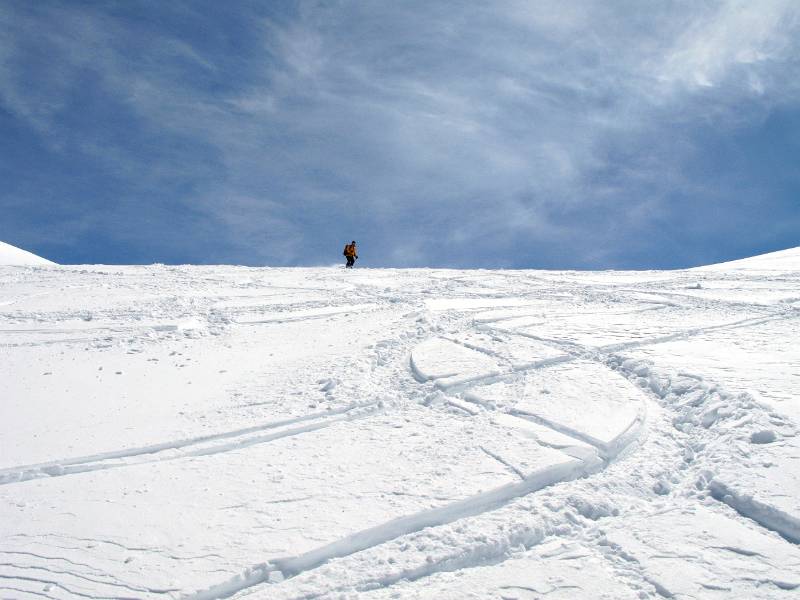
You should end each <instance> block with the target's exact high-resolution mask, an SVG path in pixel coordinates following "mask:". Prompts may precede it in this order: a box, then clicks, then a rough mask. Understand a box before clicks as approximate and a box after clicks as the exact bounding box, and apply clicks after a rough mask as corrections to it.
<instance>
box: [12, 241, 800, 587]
mask: <svg viewBox="0 0 800 600" xmlns="http://www.w3.org/2000/svg"><path fill="white" fill-rule="evenodd" d="M798 257H800V252H798V250H797V249H794V250H789V251H785V252H783V253H776V254H774V255H767V256H764V257H755V258H753V259H748V260H745V261H739V262H737V263H732V264H731V266H725V265H722V266H714V267H713V268H705V269H692V270H687V271H670V272H641V273H636V272H626V273H617V272H604V273H597V272H586V273H579V272H545V271H455V270H389V269H387V270H369V269H355V270H353V271H345V270H344V269H343V268H320V269H251V268H242V267H167V266H163V265H153V266H142V267H97V266H95V267H63V266H62V267H58V268H47V267H44V268H42V267H40V266H33V267H32V266H27V267H26V266H5V267H0V382H1V383H2V402H0V558H1V560H0V597H2V598H42V597H45V598H74V597H90V598H148V599H150V598H195V599H203V598H205V599H217V598H226V597H237V598H243V597H248V598H263V599H265V600H266V599H269V600H281V599H285V600H286V599H300V598H364V599H376V600H377V599H384V598H386V599H388V598H407V599H412V598H436V599H439V598H452V599H461V598H517V599H525V598H540V597H546V598H548V599H551V598H561V599H575V598H608V599H625V598H631V599H643V598H662V597H668V598H741V599H751V598H776V599H777V598H781V599H782V598H790V597H796V596H797V594H798V593H800V548H798V544H799V543H800V436H798V432H800V408H799V407H800V401H798V395H797V390H798V389H800V387H799V386H798V384H800V366H799V365H800V344H798V343H797V339H798V338H799V337H800V261H798V260H796V259H797V258H798ZM743 265H744V266H743Z"/></svg>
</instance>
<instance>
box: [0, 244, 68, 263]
mask: <svg viewBox="0 0 800 600" xmlns="http://www.w3.org/2000/svg"><path fill="white" fill-rule="evenodd" d="M54 264H55V263H54V262H52V261H49V260H47V259H46V258H42V257H41V256H36V255H35V254H33V253H32V252H28V251H27V250H22V249H21V248H17V247H16V246H12V245H11V244H6V243H5V242H0V265H54Z"/></svg>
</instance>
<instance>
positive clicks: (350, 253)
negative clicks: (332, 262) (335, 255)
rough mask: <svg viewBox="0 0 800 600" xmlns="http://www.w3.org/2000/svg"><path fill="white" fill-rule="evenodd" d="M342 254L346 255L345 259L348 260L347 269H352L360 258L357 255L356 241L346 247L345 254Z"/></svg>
mask: <svg viewBox="0 0 800 600" xmlns="http://www.w3.org/2000/svg"><path fill="white" fill-rule="evenodd" d="M342 254H344V255H345V257H346V258H347V264H346V265H345V267H346V268H348V269H352V268H353V265H354V264H355V262H356V259H357V258H358V254H357V253H356V241H355V240H353V241H352V242H350V243H349V244H347V245H346V246H345V247H344V252H342Z"/></svg>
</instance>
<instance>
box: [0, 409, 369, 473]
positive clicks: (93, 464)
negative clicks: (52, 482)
mask: <svg viewBox="0 0 800 600" xmlns="http://www.w3.org/2000/svg"><path fill="white" fill-rule="evenodd" d="M377 406H378V405H377V403H376V402H368V403H359V404H351V405H348V406H345V407H342V408H338V409H332V410H330V411H327V412H324V413H314V414H311V415H304V416H301V417H296V418H293V419H286V420H283V421H275V422H271V423H265V424H262V425H254V426H252V427H245V428H243V429H237V430H234V431H226V432H223V433H215V434H210V435H203V436H199V437H194V438H186V439H182V440H175V441H170V442H163V443H160V444H152V445H150V446H142V447H139V448H128V449H125V450H116V451H113V452H105V453H101V454H94V455H91V456H80V457H76V458H68V459H61V460H54V461H50V462H45V463H39V464H33V465H22V466H17V467H10V468H6V469H2V470H0V485H8V484H12V483H20V482H24V481H28V480H31V479H38V478H41V477H61V476H64V475H73V474H76V473H86V472H89V471H100V470H105V469H115V468H120V467H126V466H132V465H137V464H144V463H148V462H159V461H164V460H176V459H180V458H191V457H199V456H209V455H212V454H219V453H222V452H229V451H231V450H239V449H242V448H247V447H248V446H253V445H256V444H263V443H266V442H271V441H274V440H277V439H281V438H284V437H291V436H295V435H300V434H302V433H308V432H311V431H316V430H318V429H323V428H325V427H330V426H331V425H333V424H334V423H337V422H339V421H343V420H354V419H358V418H363V417H366V416H367V415H368V414H371V413H372V412H373V411H374V410H375V409H376V408H377ZM349 413H352V414H349ZM298 423H306V424H305V425H302V426H299V427H290V426H291V425H296V424H298ZM271 429H278V430H279V431H276V432H273V433H268V434H263V432H265V431H269V430H271ZM252 434H263V435H252ZM223 440H226V442H225V443H222V444H213V445H209V446H205V445H204V444H208V443H209V442H212V443H213V442H219V441H223ZM170 451H179V453H178V454H177V455H174V454H167V453H168V452H170ZM126 459H138V460H126ZM111 461H119V462H111Z"/></svg>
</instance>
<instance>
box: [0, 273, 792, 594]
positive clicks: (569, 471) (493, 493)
mask: <svg viewBox="0 0 800 600" xmlns="http://www.w3.org/2000/svg"><path fill="white" fill-rule="evenodd" d="M504 276H505V277H507V278H509V279H510V278H511V277H512V275H510V274H504ZM343 281H344V280H343ZM454 281H455V280H454ZM451 283H452V282H451ZM548 283H552V282H550V281H548ZM352 287H354V286H352ZM275 289H277V288H275ZM285 289H299V290H303V291H308V290H309V289H311V288H302V287H300V288H285ZM320 290H321V291H327V290H326V289H325V288H320ZM623 291H627V292H633V293H636V294H641V293H651V294H660V295H662V296H673V297H675V296H677V297H679V298H681V299H685V300H689V301H690V302H701V301H702V302H710V300H707V299H702V300H701V299H698V298H695V297H693V296H691V295H688V294H680V293H667V292H660V291H648V290H646V289H633V290H625V289H621V288H616V289H613V292H615V293H619V292H623ZM39 295H45V294H35V295H34V296H39ZM34 296H29V297H28V298H32V297H34ZM365 297H372V298H374V297H375V296H374V295H373V296H367V295H365ZM496 297H504V295H503V294H498V295H497V296H496ZM28 298H17V299H13V300H11V301H7V302H4V303H0V306H2V305H8V304H11V303H15V302H17V301H21V300H23V299H28ZM642 302H644V301H642ZM713 302H716V303H721V302H722V301H719V300H715V301H713ZM653 304H656V305H658V306H655V307H647V308H644V309H641V311H637V312H646V311H652V310H661V309H665V308H670V307H674V306H680V305H673V304H669V303H663V302H653ZM729 304H736V305H743V306H752V305H750V304H746V303H743V302H730V303H729ZM359 307H360V309H365V310H371V309H375V308H380V305H379V304H374V303H372V304H365V305H359ZM359 307H350V308H343V309H339V307H328V309H327V310H325V309H323V310H319V309H316V310H317V312H315V313H314V314H308V313H306V314H302V315H295V316H291V311H286V313H285V314H286V316H282V315H283V314H284V313H278V314H276V316H275V317H274V318H268V319H263V320H253V321H233V324H235V325H241V326H247V325H259V324H270V323H276V324H278V323H286V322H291V321H296V320H310V319H319V318H326V317H329V316H336V315H341V314H346V313H350V312H352V311H354V310H358V309H359ZM759 309H760V310H765V307H764V306H759ZM311 310H312V311H313V310H315V309H311ZM300 312H304V311H300ZM466 312H467V313H468V311H466ZM519 316H521V315H515V316H512V317H502V318H498V319H496V320H491V319H490V320H486V319H480V320H479V319H470V320H469V321H468V323H469V324H468V325H467V326H468V327H471V328H472V330H474V331H481V330H483V331H495V332H502V333H504V334H506V335H508V336H521V337H526V338H529V339H533V340H536V341H539V342H542V343H545V344H547V345H549V346H551V347H553V348H555V349H557V350H559V351H561V352H563V353H564V354H563V355H561V356H556V357H551V358H546V359H541V360H537V361H532V362H530V363H526V364H523V365H517V366H510V367H509V369H508V370H507V371H503V372H492V373H489V374H482V375H479V376H474V377H464V378H461V379H459V380H457V381H455V382H452V383H450V382H448V383H444V382H437V381H429V380H427V378H425V377H424V376H422V374H421V372H420V371H419V369H417V368H416V366H415V365H414V362H413V359H411V360H409V361H408V365H409V368H410V371H411V375H412V376H413V377H414V379H416V381H417V382H418V383H419V384H420V385H421V386H425V385H429V386H430V387H433V388H434V389H438V390H440V391H441V392H443V393H444V394H445V395H446V402H447V404H448V405H449V406H452V407H454V408H456V409H458V410H460V411H463V412H464V413H466V414H467V415H468V416H467V417H466V418H471V417H475V416H477V415H479V414H481V413H483V412H486V411H490V410H491V408H490V407H487V406H486V405H485V404H483V403H481V402H479V401H477V399H476V397H474V396H471V395H470V394H469V390H470V388H472V387H475V386H477V385H486V384H489V383H495V382H501V381H505V380H508V379H510V378H514V377H520V376H523V375H524V374H525V373H527V372H529V371H534V370H538V369H545V368H548V367H551V366H554V365H558V364H562V363H564V362H569V361H574V360H576V359H586V360H590V361H592V362H594V363H597V364H600V365H602V366H603V367H605V368H607V369H608V370H609V371H615V372H619V373H621V374H622V375H624V376H626V377H627V378H628V379H630V380H632V381H635V380H636V379H637V377H638V376H637V375H636V372H635V371H633V370H631V369H629V368H627V367H626V366H625V365H624V363H623V360H624V357H623V358H620V355H619V353H620V352H624V351H627V350H632V349H637V348H643V347H647V346H650V345H655V344H662V343H667V342H671V341H675V340H680V339H690V338H692V337H696V336H699V335H703V334H705V333H710V332H715V331H723V330H735V329H739V328H747V327H755V326H758V325H761V324H765V323H770V322H776V321H781V320H786V319H791V318H797V316H798V311H797V310H796V309H793V308H790V309H778V310H774V311H773V312H772V314H767V315H761V316H758V317H752V318H746V319H740V320H735V321H731V322H727V323H721V324H717V325H710V326H707V327H697V328H689V329H685V330H680V331H676V332H674V333H670V334H666V335H662V336H654V337H651V338H646V339H641V340H631V341H629V342H621V343H615V344H608V345H603V346H599V347H592V346H586V345H581V344H576V343H572V342H566V341H563V340H558V339H549V338H545V337H541V336H537V335H535V334H531V333H529V332H526V331H518V330H515V329H514V328H502V327H496V324H498V323H502V322H503V321H507V320H510V319H514V318H518V317H519ZM162 327H166V329H163V330H164V331H171V330H173V329H170V328H174V329H177V326H172V325H170V326H162ZM148 328H149V329H153V327H152V326H149V327H147V326H142V327H135V328H126V329H124V330H123V329H112V328H104V327H98V328H96V330H99V331H109V332H114V333H118V332H119V333H122V332H125V333H127V332H129V331H130V330H133V329H148ZM77 331H81V332H82V331H89V329H88V328H87V329H85V330H66V329H65V330H36V329H27V330H26V329H19V330H2V331H0V334H4V333H17V334H18V333H32V332H34V333H53V334H63V333H72V332H77ZM441 337H442V338H443V339H447V340H449V341H451V342H453V343H456V344H459V345H461V346H463V347H465V348H468V349H471V350H473V351H476V352H480V353H483V354H485V355H487V356H490V357H492V358H495V359H498V360H500V361H501V362H503V363H504V364H505V365H509V364H510V361H508V360H507V359H505V358H504V357H503V356H502V355H501V354H499V353H497V352H495V351H492V350H489V349H486V348H481V347H480V346H478V345H475V344H471V343H465V342H461V341H459V340H457V339H455V338H454V337H453V336H447V335H442V336H441ZM59 341H86V340H82V339H81V340H59ZM40 343H57V342H55V341H53V342H40ZM10 345H15V344H0V346H10ZM454 375H455V374H454ZM643 391H644V392H645V393H648V394H651V395H652V398H648V401H650V402H652V401H657V402H660V403H661V404H662V405H663V404H664V402H665V401H666V398H667V396H668V394H667V393H666V392H664V393H658V392H657V391H654V390H653V388H652V386H651V388H648V389H644V390H643ZM673 392H674V390H673ZM462 400H465V401H466V402H467V403H471V404H472V405H474V406H476V408H475V409H473V408H472V407H471V406H469V405H467V404H466V403H464V402H462ZM380 408H381V407H380V405H379V403H378V402H363V403H353V404H350V405H347V406H344V407H341V408H338V409H334V410H331V411H327V412H320V413H314V414H309V415H303V416H300V417H295V418H291V419H285V420H281V421H275V422H270V423H264V424H260V425H256V426H251V427H247V428H242V429H237V430H232V431H227V432H221V433H216V434H209V435H204V436H198V437H193V438H186V439H182V440H175V441H169V442H163V443H159V444H152V445H148V446H142V447H138V448H129V449H123V450H117V451H112V452H106V453H99V454H94V455H88V456H83V457H75V458H67V459H56V460H53V461H49V462H44V463H38V464H31V465H22V466H17V467H10V468H5V469H2V470H0V485H4V484H6V485H7V484H13V483H20V482H24V481H27V480H30V479H35V478H40V477H58V476H64V475H71V474H77V473H84V472H89V471H97V470H103V469H111V468H119V467H125V466H131V465H135V464H144V463H150V462H159V461H163V460H175V459H179V458H187V457H201V456H206V455H212V454H218V453H222V452H228V451H232V450H239V449H243V448H247V447H249V446H252V445H255V444H262V443H267V442H270V441H273V440H276V439H280V438H283V437H288V436H295V435H300V434H303V433H310V432H313V431H315V430H319V429H322V428H325V427H329V426H331V425H333V424H335V423H338V422H341V421H344V420H353V419H358V418H363V417H366V416H368V415H370V414H374V413H375V411H377V410H379V409H380ZM671 408H672V407H669V406H662V410H664V411H668V410H670V409H671ZM505 412H506V413H507V414H509V415H511V416H514V417H516V418H521V419H526V420H530V421H533V422H535V423H537V424H539V425H541V426H544V427H547V428H549V429H551V430H552V431H555V432H557V433H559V434H562V435H566V436H568V437H570V438H573V439H575V440H577V441H579V442H582V443H584V444H588V445H589V446H591V447H592V448H594V449H595V450H596V451H597V460H596V461H592V460H588V459H584V460H580V459H572V460H568V461H566V462H564V463H562V464H557V465H553V466H550V467H547V468H544V469H540V470H538V471H535V472H533V473H531V474H529V475H527V476H526V475H524V473H522V472H521V471H520V470H519V469H517V468H516V467H514V466H513V465H512V464H510V463H509V462H508V461H506V460H504V459H503V458H502V456H500V455H498V454H497V453H495V452H492V451H490V450H488V449H487V448H484V447H483V446H481V447H480V449H481V450H482V451H483V452H484V453H486V454H487V455H488V456H490V457H491V458H493V459H494V460H496V461H497V462H498V463H500V464H502V465H503V466H504V468H505V469H507V470H508V471H510V472H512V473H513V474H514V475H515V476H516V477H517V478H518V481H515V482H513V483H508V484H505V485H502V486H499V487H496V488H494V489H490V490H488V491H484V492H481V493H478V494H475V495H473V496H470V497H467V498H465V499H463V500H459V501H455V502H451V503H448V504H445V505H444V506H440V507H437V508H432V509H427V510H422V511H419V512H416V513H413V514H410V515H406V516H401V517H398V518H395V519H392V520H389V521H387V522H384V523H381V524H379V525H376V526H373V527H369V528H367V529H364V530H361V531H357V532H355V533H353V534H350V535H347V536H345V537H343V538H341V539H338V540H335V541H333V542H330V543H327V544H324V545H321V546H320V547H318V548H316V549H313V550H310V551H308V552H304V553H301V554H298V555H294V556H287V557H280V558H273V559H269V560H267V561H264V562H261V563H256V564H254V565H253V566H252V567H250V568H248V569H246V570H245V571H244V572H243V573H241V574H240V575H237V576H235V577H233V578H231V579H228V580H226V581H223V582H221V583H219V584H217V585H214V586H212V587H210V588H208V589H206V590H201V591H198V592H196V593H194V594H189V595H186V596H184V597H185V598H186V599H187V600H217V599H220V598H227V597H230V596H233V595H235V594H237V593H239V592H242V591H245V590H248V591H252V590H253V589H255V588H258V587H259V586H262V585H270V582H273V581H283V580H286V579H289V578H293V577H296V576H298V575H300V574H303V573H307V572H309V571H312V570H314V569H316V568H317V567H319V566H320V565H322V564H324V563H326V562H328V561H331V560H333V559H341V558H345V557H349V556H351V555H354V554H357V553H360V552H363V551H366V550H369V549H372V548H375V547H377V546H379V545H381V544H385V543H387V542H390V541H393V540H397V539H398V538H401V537H403V536H408V535H410V534H415V533H418V532H421V531H422V530H425V529H427V528H437V527H441V526H444V525H447V524H449V523H452V522H454V521H457V520H460V519H467V518H472V517H476V516H479V515H481V514H484V513H486V512H490V511H494V510H497V509H499V508H500V507H503V506H506V505H507V504H508V503H510V502H512V501H514V500H516V499H520V498H524V497H526V496H529V495H530V494H532V493H534V492H537V491H540V490H542V489H544V488H547V487H550V486H553V485H555V484H562V483H568V482H572V481H575V480H578V479H581V478H584V477H587V476H589V475H596V474H597V473H600V472H606V471H607V470H608V467H609V466H611V465H612V464H613V462H614V461H615V460H616V459H617V458H619V457H621V456H622V455H623V454H625V452H626V450H627V449H628V448H629V447H633V446H635V445H636V443H637V442H640V443H641V441H642V439H643V437H644V436H645V435H646V429H647V421H648V418H649V415H648V411H647V410H646V404H645V402H644V401H643V403H642V407H641V409H640V410H639V413H638V415H637V417H636V419H635V421H634V423H633V424H631V425H630V426H629V427H628V428H627V429H626V430H625V431H623V432H622V433H620V434H618V435H617V436H616V437H615V438H614V439H613V440H612V441H611V442H608V443H605V442H602V441H601V440H599V439H596V438H594V437H593V436H591V435H588V434H586V433H584V432H581V431H579V430H577V429H574V428H571V427H569V426H565V425H563V424H559V423H557V422H555V421H553V420H552V419H549V418H546V417H543V416H541V415H537V414H535V413H532V412H529V411H523V410H517V409H509V410H507V411H505ZM708 489H709V491H710V494H711V496H712V497H713V498H714V499H716V500H718V501H719V502H720V504H722V503H724V504H727V505H729V506H731V507H732V508H733V509H734V510H736V511H737V512H738V513H740V514H741V515H743V516H745V517H749V518H752V519H754V520H755V521H757V522H759V523H760V524H761V525H762V526H763V527H765V528H767V529H769V530H771V531H776V532H778V533H780V534H781V535H782V536H783V537H784V538H786V539H787V540H788V541H790V542H792V543H795V544H798V543H800V524H799V523H797V522H796V519H793V518H792V517H790V516H787V515H776V514H774V511H773V512H770V511H769V510H767V509H765V507H763V506H758V505H757V502H755V501H753V500H752V499H749V498H741V497H738V496H736V494H734V493H733V492H732V491H731V490H729V489H727V488H726V487H725V485H724V484H723V483H721V482H719V481H714V480H712V481H710V482H709V483H708ZM765 515H768V516H766V517H765ZM587 535H588V534H587ZM534 538H536V539H533V538H532V540H530V541H529V543H528V547H530V546H531V545H533V544H534V543H538V542H539V541H541V539H542V538H543V534H540V535H538V536H534ZM109 543H111V542H109ZM739 550H741V554H743V555H747V552H748V551H747V550H742V549H739ZM732 551H736V549H732ZM0 553H1V554H8V555H10V554H16V555H30V556H32V557H38V558H42V559H52V560H60V561H64V562H67V563H68V564H73V565H74V566H84V567H90V565H87V564H84V563H78V562H74V561H72V560H70V559H67V558H62V557H50V556H46V555H39V554H36V553H32V552H22V551H19V552H18V551H0ZM489 555H491V553H489ZM608 559H609V560H619V557H618V556H615V555H609V556H608ZM498 560H503V559H502V558H499V559H498ZM486 561H487V558H486V555H482V557H481V559H480V560H477V559H475V560H473V559H460V560H452V561H449V562H447V561H445V562H443V563H440V564H435V565H427V566H423V567H419V568H418V569H417V570H416V571H413V572H408V573H404V576H403V577H402V579H404V580H407V581H414V580H417V579H420V578H423V577H427V576H430V575H432V574H434V573H436V572H442V571H446V570H456V569H465V568H470V567H473V566H478V565H480V564H486ZM0 567H8V568H16V569H20V570H39V571H45V572H49V573H51V574H54V575H59V574H61V575H64V574H66V575H70V576H73V577H76V578H78V579H84V580H86V581H88V582H94V583H98V584H102V585H108V586H112V587H117V588H124V589H126V590H129V591H131V592H147V593H157V594H165V593H169V592H174V591H177V590H175V589H157V588H148V587H146V586H135V585H129V584H125V583H122V582H112V581H108V580H102V579H94V578H92V577H90V576H86V575H80V574H76V573H73V572H70V571H65V570H61V569H54V568H46V567H39V566H32V565H21V566H20V565H15V564H13V563H0ZM625 568H627V569H631V570H632V571H631V573H632V576H634V577H637V578H641V579H642V580H643V581H646V582H648V583H649V584H651V585H652V586H653V588H654V589H655V590H656V592H657V593H658V594H660V595H662V596H664V597H673V594H672V593H671V592H670V591H669V590H668V589H666V588H663V587H662V586H661V584H660V583H659V582H658V581H656V580H654V579H651V578H649V577H648V575H647V573H646V571H645V568H644V567H642V566H641V565H639V566H636V565H633V564H629V565H627V566H626V567H625ZM0 579H5V580H17V581H27V582H32V583H39V584H47V585H50V586H54V587H57V588H59V589H60V590H63V591H64V592H66V593H68V594H73V595H75V596H80V597H85V598H99V597H110V598H120V599H121V598H128V597H129V596H95V595H92V594H87V593H82V592H80V591H76V590H74V589H71V588H70V587H69V586H67V585H65V584H64V583H63V582H59V581H55V580H53V581H51V580H49V579H39V578H34V577H27V576H23V575H15V576H9V575H3V574H0ZM397 581H399V578H393V577H377V578H376V579H375V580H374V583H376V584H378V585H380V586H384V587H385V586H390V585H393V584H394V583H396V582H397ZM772 583H775V584H776V585H779V583H776V582H772ZM512 587H513V586H512ZM0 589H7V590H10V591H19V592H24V593H27V594H31V595H35V596H40V597H48V598H50V597H53V596H50V595H48V594H45V593H43V592H38V591H31V590H22V589H20V588H16V587H13V586H2V585H0ZM364 589H366V588H364ZM787 589H794V588H793V587H789V588H787ZM131 597H136V596H131ZM308 597H313V596H308Z"/></svg>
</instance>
